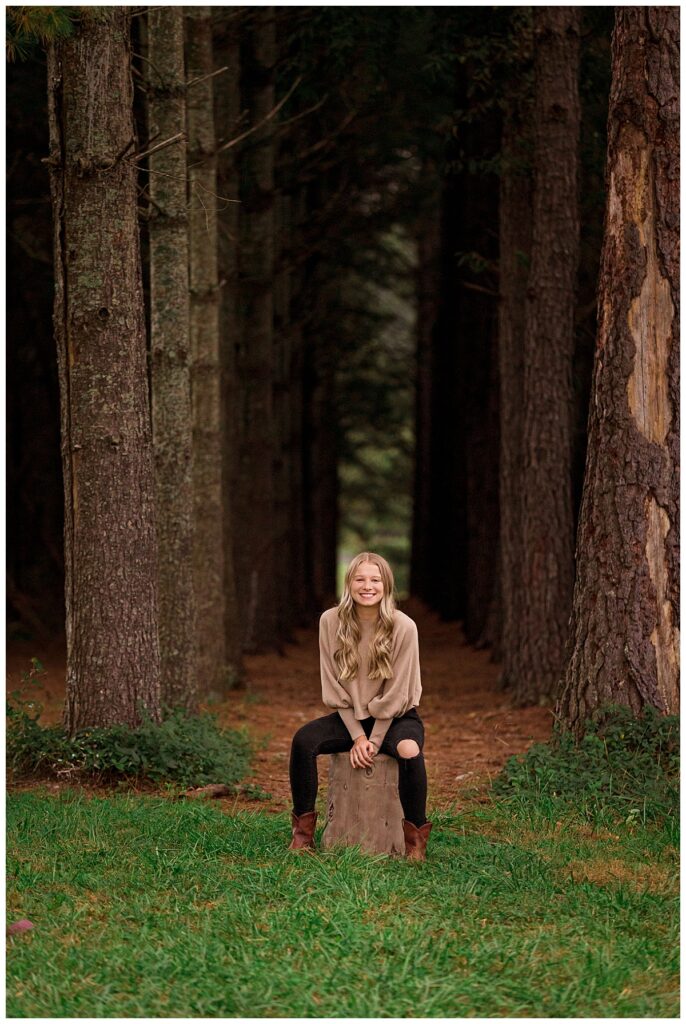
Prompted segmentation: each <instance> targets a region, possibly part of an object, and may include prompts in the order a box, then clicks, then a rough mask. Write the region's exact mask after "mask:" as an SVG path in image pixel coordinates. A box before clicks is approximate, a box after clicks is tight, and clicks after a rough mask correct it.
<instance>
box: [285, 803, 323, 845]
mask: <svg viewBox="0 0 686 1024" xmlns="http://www.w3.org/2000/svg"><path fill="white" fill-rule="evenodd" d="M317 813H318V812H317V811H306V812H305V814H300V815H298V814H296V813H295V811H291V826H292V831H293V838H292V839H291V844H290V846H289V847H288V849H289V850H314V849H315V845H314V829H315V825H316V824H317Z"/></svg>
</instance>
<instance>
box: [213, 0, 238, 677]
mask: <svg viewBox="0 0 686 1024" xmlns="http://www.w3.org/2000/svg"><path fill="white" fill-rule="evenodd" d="M224 12H225V9H224V8H214V9H213V17H214V22H213V28H214V38H215V47H214V62H215V66H216V67H215V70H218V69H219V68H221V67H226V68H227V69H228V70H227V71H224V72H222V74H221V75H220V76H218V78H216V79H215V83H216V84H215V88H214V99H215V123H216V126H217V135H218V137H219V136H221V141H219V138H218V143H219V153H218V162H217V187H218V191H219V196H220V198H219V199H218V200H217V204H218V217H217V230H218V245H219V276H220V287H221V305H220V340H219V343H220V352H221V363H222V457H223V465H222V479H223V506H224V544H223V550H224V612H225V615H224V623H225V625H224V636H225V644H226V662H227V666H228V680H227V682H234V683H238V682H240V681H241V680H242V679H243V673H244V668H243V662H242V653H241V626H240V619H239V610H238V600H237V595H236V571H235V563H234V540H235V521H236V514H235V502H234V497H235V494H236V489H237V486H238V481H237V479H236V477H237V472H238V458H237V443H238V434H237V429H236V427H237V425H236V419H237V414H236V407H237V402H238V380H237V376H236V374H237V367H236V351H237V349H238V347H239V340H240V317H239V288H238V230H239V209H240V202H239V191H240V179H239V170H238V159H237V155H236V147H231V148H229V149H223V150H222V148H221V147H222V144H223V143H224V142H228V141H230V140H231V139H233V138H235V137H236V136H237V135H238V134H239V131H240V129H239V119H240V113H241V95H240V45H239V30H240V22H238V21H237V19H236V18H235V17H233V16H232V15H230V16H229V17H228V19H226V18H225V13H224ZM234 13H235V12H232V14H234Z"/></svg>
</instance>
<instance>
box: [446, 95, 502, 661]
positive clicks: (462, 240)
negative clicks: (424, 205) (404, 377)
mask: <svg viewBox="0 0 686 1024" xmlns="http://www.w3.org/2000/svg"><path fill="white" fill-rule="evenodd" d="M464 92H465V93H467V92H468V90H467V88H466V85H465V86H464ZM461 134H462V136H463V138H464V140H465V141H464V157H463V160H464V163H465V165H466V166H465V167H464V169H463V171H462V173H461V175H460V207H461V209H460V218H459V233H458V235H457V237H456V240H455V241H456V248H457V249H458V250H461V251H463V252H464V253H465V254H467V256H468V257H470V258H469V259H467V260H466V261H464V262H463V264H462V265H460V266H458V267H457V273H456V280H457V286H458V318H457V322H456V325H455V327H456V335H457V340H456V343H457V345H458V347H459V348H460V350H461V355H460V359H461V362H462V365H463V366H464V372H463V373H462V374H461V375H460V377H459V378H458V380H456V381H455V390H456V391H457V392H458V393H460V392H461V397H460V399H459V406H460V410H461V414H462V416H463V418H464V431H465V447H464V462H465V483H466V487H465V490H464V492H463V494H462V495H461V498H460V500H461V501H462V503H463V504H464V505H465V507H466V517H467V536H466V545H465V549H466V550H465V554H466V558H465V562H466V575H467V587H466V600H465V610H464V627H463V628H464V634H465V637H466V638H467V640H468V642H469V643H472V644H475V645H477V644H479V645H481V644H483V643H484V641H485V633H484V630H485V627H486V618H487V615H488V611H489V607H490V604H491V597H492V595H493V592H494V587H495V579H496V552H497V549H498V533H499V520H498V514H499V510H498V472H499V470H498V462H499V437H498V434H499V422H498V395H497V386H498V383H497V374H495V372H494V369H495V368H494V367H493V359H494V357H495V355H496V336H497V334H496V325H497V299H498V296H497V291H496V287H495V283H496V280H495V272H494V268H495V266H496V263H497V259H498V250H497V235H496V232H495V231H494V230H491V231H488V230H485V226H486V225H495V224H497V223H498V179H497V178H496V177H495V175H494V174H493V173H491V172H489V171H488V170H487V169H486V168H485V167H484V166H483V164H484V163H486V161H489V162H490V161H492V159H493V158H494V157H495V155H496V154H497V151H498V145H499V134H500V133H499V125H498V123H497V118H496V115H495V112H494V111H490V112H488V113H487V114H484V115H482V116H481V117H480V118H479V120H478V121H476V122H475V123H474V124H466V125H464V126H461ZM472 161H475V162H476V165H477V168H476V170H471V169H470V164H471V163H472ZM479 164H481V166H479ZM482 266H483V269H480V268H481V267H482ZM454 569H455V571H458V566H457V565H456V566H455V567H454Z"/></svg>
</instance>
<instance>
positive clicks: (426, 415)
mask: <svg viewBox="0 0 686 1024" xmlns="http://www.w3.org/2000/svg"><path fill="white" fill-rule="evenodd" d="M433 173H435V172H434V171H433V169H432V167H431V166H430V165H427V166H426V167H425V168H424V175H425V176H428V175H432V176H433ZM436 184H437V183H436ZM415 237H416V246H417V271H416V289H417V290H416V296H417V321H416V328H415V336H416V341H417V355H416V384H415V454H414V501H413V509H412V551H411V561H410V591H411V593H412V594H414V595H415V596H417V597H421V598H422V599H423V600H426V599H427V598H428V596H429V594H430V591H431V580H432V576H433V575H434V574H433V573H432V571H431V565H430V563H429V543H428V539H429V534H430V519H429V514H430V500H429V499H430V494H431V473H430V470H431V376H432V333H433V325H434V323H435V321H436V315H437V307H438V295H439V287H440V275H439V267H440V244H441V224H440V209H439V208H438V204H437V203H436V204H432V205H429V206H428V207H427V209H425V210H423V211H422V216H421V217H420V219H419V221H418V224H417V230H416V236H415Z"/></svg>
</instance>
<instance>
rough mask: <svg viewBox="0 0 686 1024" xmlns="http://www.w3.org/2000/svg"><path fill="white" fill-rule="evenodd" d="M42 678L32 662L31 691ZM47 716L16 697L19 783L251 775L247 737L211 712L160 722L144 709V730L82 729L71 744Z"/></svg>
mask: <svg viewBox="0 0 686 1024" xmlns="http://www.w3.org/2000/svg"><path fill="white" fill-rule="evenodd" d="M41 673H42V665H41V663H40V661H38V659H37V658H33V659H32V669H31V672H30V673H23V681H24V683H25V685H26V686H34V687H36V686H38V685H39V676H40V675H41ZM42 711H43V705H42V704H41V703H40V702H39V701H38V700H36V699H27V698H26V697H25V696H24V695H23V692H22V691H20V690H15V691H13V692H12V693H11V694H10V695H9V698H8V701H7V733H6V737H7V742H6V746H7V765H8V769H9V770H11V771H12V772H13V773H14V774H15V776H26V775H47V776H52V777H57V778H60V779H62V780H66V781H84V780H86V779H88V780H89V781H95V782H98V783H110V782H116V781H119V780H124V779H126V780H130V781H143V780H145V781H150V782H153V783H159V782H163V781H166V782H171V783H177V784H179V785H182V786H200V785H203V784H205V783H210V782H223V783H226V784H228V785H235V784H236V783H238V782H239V781H240V779H242V778H243V777H244V776H245V775H246V774H247V772H248V770H249V766H250V760H251V757H252V754H253V749H252V744H251V741H250V737H249V735H248V733H247V730H245V729H244V728H243V729H224V728H222V727H221V726H220V725H219V723H218V721H217V716H216V714H213V713H210V712H206V713H204V714H199V715H187V714H186V713H185V712H184V711H182V710H181V709H178V708H176V709H173V708H168V707H165V708H163V715H162V721H161V722H160V723H157V722H154V721H153V720H152V719H151V717H150V715H149V714H146V713H145V710H144V709H142V712H141V717H142V722H141V724H140V725H139V726H138V727H137V728H131V727H129V726H126V725H112V726H108V727H105V728H91V729H81V730H78V731H77V732H76V733H75V735H74V736H72V737H70V736H68V735H67V733H66V732H65V730H64V728H63V727H62V726H61V725H51V726H44V725H41V724H40V722H39V719H40V716H41V713H42ZM243 788H245V787H243ZM256 795H259V794H256Z"/></svg>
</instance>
